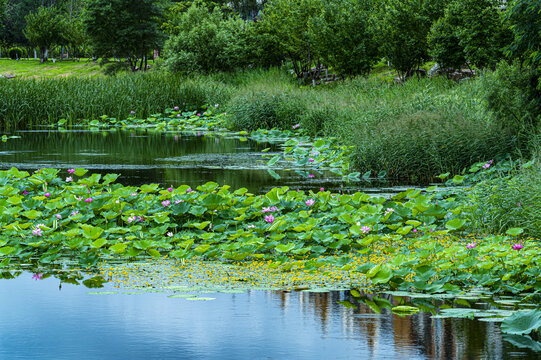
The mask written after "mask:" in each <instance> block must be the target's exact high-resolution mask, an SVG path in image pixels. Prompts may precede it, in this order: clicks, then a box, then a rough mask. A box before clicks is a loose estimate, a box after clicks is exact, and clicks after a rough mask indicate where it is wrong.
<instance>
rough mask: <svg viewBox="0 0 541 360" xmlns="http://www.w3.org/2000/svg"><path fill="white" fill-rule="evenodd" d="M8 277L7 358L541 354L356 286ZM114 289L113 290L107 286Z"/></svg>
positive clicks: (2, 292) (3, 353)
mask: <svg viewBox="0 0 541 360" xmlns="http://www.w3.org/2000/svg"><path fill="white" fill-rule="evenodd" d="M58 285H59V280H57V279H54V278H48V279H44V280H37V281H36V280H33V279H32V274H31V273H27V272H25V273H23V274H22V275H20V276H19V277H17V278H15V279H12V280H0V308H1V309H2V311H1V312H0V358H1V359H38V358H39V359H120V358H125V359H293V358H294V359H419V360H420V359H537V358H539V357H537V356H536V355H535V354H534V353H531V352H529V351H527V350H523V349H517V348H515V347H513V346H512V345H510V344H509V343H506V342H505V341H503V340H502V338H501V335H500V332H499V326H498V325H497V324H494V323H483V322H479V321H474V320H468V319H431V318H430V314H427V313H421V314H416V315H413V316H407V317H399V316H397V315H393V314H391V313H390V312H389V311H388V310H385V309H384V310H383V311H382V313H381V314H377V313H374V312H373V311H372V310H371V309H370V308H369V307H368V306H366V305H363V304H361V305H359V306H358V307H357V308H355V309H352V308H347V307H345V306H343V305H341V304H339V303H338V301H340V300H344V299H348V298H350V295H348V293H347V292H331V293H308V292H291V293H288V292H282V291H247V292H245V293H241V294H228V293H216V294H201V295H200V296H212V297H214V298H216V300H213V301H188V300H185V299H182V298H168V297H167V295H168V293H142V294H139V295H130V294H116V295H90V294H89V292H95V291H96V289H87V288H85V287H83V286H75V285H69V284H63V286H62V288H61V290H59V287H58ZM105 290H111V289H110V288H108V287H107V286H106V289H105Z"/></svg>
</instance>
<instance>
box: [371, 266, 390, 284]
mask: <svg viewBox="0 0 541 360" xmlns="http://www.w3.org/2000/svg"><path fill="white" fill-rule="evenodd" d="M392 277H393V271H392V270H391V269H389V268H387V267H385V268H383V269H381V270H379V271H378V272H377V274H376V275H375V276H374V277H373V278H372V282H373V283H374V284H386V283H388V282H389V280H391V278H392Z"/></svg>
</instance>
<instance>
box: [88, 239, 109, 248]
mask: <svg viewBox="0 0 541 360" xmlns="http://www.w3.org/2000/svg"><path fill="white" fill-rule="evenodd" d="M105 244H107V240H106V239H104V238H99V239H97V240H95V241H94V242H93V243H91V244H90V246H91V247H92V248H94V249H99V248H101V247H102V246H103V245H105Z"/></svg>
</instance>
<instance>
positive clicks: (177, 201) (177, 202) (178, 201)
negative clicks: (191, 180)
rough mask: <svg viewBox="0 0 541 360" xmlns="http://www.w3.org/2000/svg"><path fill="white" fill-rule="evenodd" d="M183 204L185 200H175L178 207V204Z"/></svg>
mask: <svg viewBox="0 0 541 360" xmlns="http://www.w3.org/2000/svg"><path fill="white" fill-rule="evenodd" d="M181 202H184V200H182V199H180V200H175V205H176V204H179V203H181Z"/></svg>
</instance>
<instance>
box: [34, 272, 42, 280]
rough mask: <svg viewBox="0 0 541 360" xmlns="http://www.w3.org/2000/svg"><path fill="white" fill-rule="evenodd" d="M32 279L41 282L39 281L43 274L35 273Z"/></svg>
mask: <svg viewBox="0 0 541 360" xmlns="http://www.w3.org/2000/svg"><path fill="white" fill-rule="evenodd" d="M32 279H34V280H41V279H43V274H42V273H35V274H34V275H32Z"/></svg>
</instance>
